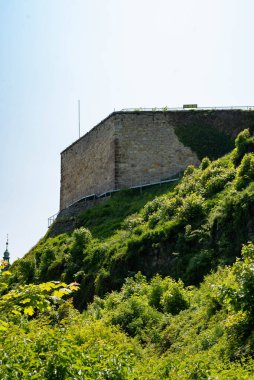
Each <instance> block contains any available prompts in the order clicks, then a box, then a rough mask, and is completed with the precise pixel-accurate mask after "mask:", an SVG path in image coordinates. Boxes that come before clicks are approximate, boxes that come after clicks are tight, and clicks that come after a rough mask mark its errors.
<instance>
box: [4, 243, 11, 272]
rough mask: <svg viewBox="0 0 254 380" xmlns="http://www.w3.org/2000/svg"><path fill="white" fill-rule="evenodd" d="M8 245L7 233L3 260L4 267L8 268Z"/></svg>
mask: <svg viewBox="0 0 254 380" xmlns="http://www.w3.org/2000/svg"><path fill="white" fill-rule="evenodd" d="M8 246H9V239H8V235H7V240H6V249H5V251H4V255H3V261H4V263H5V269H7V268H9V266H10V252H9V250H8Z"/></svg>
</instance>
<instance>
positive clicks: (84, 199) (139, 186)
mask: <svg viewBox="0 0 254 380" xmlns="http://www.w3.org/2000/svg"><path fill="white" fill-rule="evenodd" d="M179 179H180V173H179V174H178V175H177V176H174V177H173V178H172V177H171V178H169V179H162V180H158V181H154V180H150V181H145V182H142V181H141V182H140V184H136V185H131V186H130V187H128V189H140V190H141V191H142V189H143V188H144V187H148V186H154V185H162V184H164V183H169V182H175V181H178V180H179ZM120 190H123V189H114V190H108V191H106V192H104V193H101V194H91V195H87V196H85V197H84V196H80V197H76V198H75V200H72V202H71V203H70V205H69V206H68V208H69V207H71V206H73V205H74V204H76V203H78V202H81V201H82V202H89V201H91V200H97V199H103V198H106V197H110V196H111V195H112V194H114V193H116V192H118V191H120ZM58 215H59V212H57V213H56V214H54V215H52V216H50V217H49V218H48V228H49V227H50V226H51V225H52V224H53V223H54V222H55V220H56V218H57V217H58Z"/></svg>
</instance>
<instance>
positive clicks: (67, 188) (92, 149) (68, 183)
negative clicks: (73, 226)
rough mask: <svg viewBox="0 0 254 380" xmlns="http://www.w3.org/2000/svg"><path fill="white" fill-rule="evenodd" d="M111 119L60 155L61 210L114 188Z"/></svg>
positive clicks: (112, 125) (112, 128) (112, 129)
mask: <svg viewBox="0 0 254 380" xmlns="http://www.w3.org/2000/svg"><path fill="white" fill-rule="evenodd" d="M113 119H114V118H109V119H107V120H106V121H105V122H104V123H101V124H100V125H98V126H97V127H95V128H93V129H92V130H91V131H90V132H89V133H87V134H86V135H84V136H83V137H81V138H80V139H79V140H78V141H77V142H75V143H74V144H72V145H71V146H70V147H68V148H67V149H65V150H64V151H63V152H62V154H61V194H60V210H62V209H64V208H66V207H68V206H70V205H71V204H72V203H74V202H76V201H78V200H79V199H80V198H82V197H84V196H87V195H91V194H98V193H103V192H105V191H109V190H112V189H113V188H114V186H115V158H114V157H115V153H114V149H115V145H114V121H113Z"/></svg>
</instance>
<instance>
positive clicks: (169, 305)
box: [160, 280, 188, 315]
mask: <svg viewBox="0 0 254 380" xmlns="http://www.w3.org/2000/svg"><path fill="white" fill-rule="evenodd" d="M160 304H161V306H162V308H163V311H164V313H170V314H172V315H177V314H179V313H180V311H182V310H184V309H187V308H188V302H187V300H186V298H185V294H184V290H183V283H182V281H181V280H179V281H178V282H176V281H173V280H171V281H170V282H169V283H168V289H167V290H166V291H165V292H164V293H163V295H162V296H161V300H160Z"/></svg>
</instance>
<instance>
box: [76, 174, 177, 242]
mask: <svg viewBox="0 0 254 380" xmlns="http://www.w3.org/2000/svg"><path fill="white" fill-rule="evenodd" d="M177 183H178V182H177V181H176V182H170V183H164V184H161V185H154V186H148V187H144V188H143V189H130V190H122V191H119V192H117V193H114V194H113V195H112V196H111V199H110V200H108V201H106V202H105V203H102V204H100V205H98V206H95V207H93V208H90V209H88V210H86V211H84V212H82V213H81V214H80V215H79V218H78V225H80V226H84V227H86V228H88V229H89V230H90V231H91V232H92V235H93V236H94V237H95V238H101V239H105V238H107V237H109V236H111V235H112V234H113V233H114V232H115V231H116V230H117V229H119V228H120V227H121V225H122V223H123V221H124V219H125V218H126V217H127V216H129V215H132V214H134V213H137V212H139V211H140V210H141V209H142V208H143V207H144V205H145V204H146V203H147V202H149V201H151V200H153V199H154V198H155V197H157V196H159V195H162V194H165V193H168V192H170V191H172V190H173V189H174V187H175V186H176V184H177Z"/></svg>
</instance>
